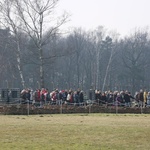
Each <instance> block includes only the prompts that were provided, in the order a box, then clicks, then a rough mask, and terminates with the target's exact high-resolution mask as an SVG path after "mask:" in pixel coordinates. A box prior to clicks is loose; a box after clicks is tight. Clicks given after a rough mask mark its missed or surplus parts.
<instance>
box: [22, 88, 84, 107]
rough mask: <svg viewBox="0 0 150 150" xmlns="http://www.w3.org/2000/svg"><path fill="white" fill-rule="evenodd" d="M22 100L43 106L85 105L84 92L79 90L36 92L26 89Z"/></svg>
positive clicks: (38, 90) (40, 90) (43, 89)
mask: <svg viewBox="0 0 150 150" xmlns="http://www.w3.org/2000/svg"><path fill="white" fill-rule="evenodd" d="M21 98H22V99H23V100H24V101H25V100H29V101H32V103H33V104H34V103H42V104H46V103H49V104H53V105H54V104H57V105H60V104H61V103H65V104H77V105H78V104H83V102H84V94H83V91H82V90H80V89H78V90H76V91H73V90H60V91H59V90H58V89H55V90H53V91H51V92H49V90H48V89H45V88H42V89H37V90H35V91H33V90H30V89H24V90H22V91H21Z"/></svg>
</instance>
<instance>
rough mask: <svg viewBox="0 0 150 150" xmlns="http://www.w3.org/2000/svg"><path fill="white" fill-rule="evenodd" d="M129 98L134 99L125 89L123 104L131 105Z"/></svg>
mask: <svg viewBox="0 0 150 150" xmlns="http://www.w3.org/2000/svg"><path fill="white" fill-rule="evenodd" d="M131 99H134V97H133V96H131V93H130V92H128V91H126V92H125V94H124V100H125V106H126V107H131Z"/></svg>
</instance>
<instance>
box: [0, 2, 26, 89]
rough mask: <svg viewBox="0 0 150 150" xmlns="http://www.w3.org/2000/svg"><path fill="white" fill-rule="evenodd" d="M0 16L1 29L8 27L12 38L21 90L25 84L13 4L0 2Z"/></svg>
mask: <svg viewBox="0 0 150 150" xmlns="http://www.w3.org/2000/svg"><path fill="white" fill-rule="evenodd" d="M0 8H1V12H0V14H1V15H0V16H1V20H0V22H1V24H2V25H3V27H5V28H7V27H9V30H10V31H11V33H12V34H13V36H14V38H13V39H14V42H15V45H16V48H15V50H16V60H17V68H18V70H19V75H20V78H21V83H22V86H23V88H24V87H25V82H24V75H23V71H22V65H21V48H20V34H19V29H18V25H19V24H20V22H18V21H17V16H16V15H15V13H14V11H15V8H14V2H13V1H9V0H5V1H4V2H0Z"/></svg>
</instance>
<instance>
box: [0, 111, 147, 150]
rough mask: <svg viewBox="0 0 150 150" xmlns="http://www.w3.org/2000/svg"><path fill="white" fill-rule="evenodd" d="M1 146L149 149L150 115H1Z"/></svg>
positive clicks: (22, 149) (18, 149)
mask: <svg viewBox="0 0 150 150" xmlns="http://www.w3.org/2000/svg"><path fill="white" fill-rule="evenodd" d="M0 136H1V138H0V150H12V149H13V150H60V149H61V150H135V149H136V150H149V149H150V144H149V139H150V115H129V114H126V115H125V114H124V115H113V114H72V115H71V114H70V115H67V114H66V115H64V114H63V115H35V116H0Z"/></svg>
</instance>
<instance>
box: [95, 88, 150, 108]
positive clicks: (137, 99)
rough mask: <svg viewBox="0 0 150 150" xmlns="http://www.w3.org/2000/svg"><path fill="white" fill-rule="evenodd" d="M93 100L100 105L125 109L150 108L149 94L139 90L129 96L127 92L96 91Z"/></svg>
mask: <svg viewBox="0 0 150 150" xmlns="http://www.w3.org/2000/svg"><path fill="white" fill-rule="evenodd" d="M95 99H96V101H97V102H98V103H100V104H105V105H118V106H125V107H135V106H137V107H143V108H145V107H150V92H147V90H142V89H141V90H140V91H139V92H135V94H134V95H131V93H130V92H129V91H127V90H126V91H114V92H112V91H106V92H103V93H101V91H99V90H96V92H95Z"/></svg>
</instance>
